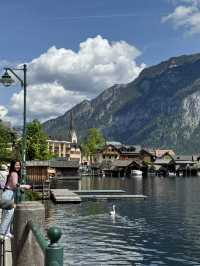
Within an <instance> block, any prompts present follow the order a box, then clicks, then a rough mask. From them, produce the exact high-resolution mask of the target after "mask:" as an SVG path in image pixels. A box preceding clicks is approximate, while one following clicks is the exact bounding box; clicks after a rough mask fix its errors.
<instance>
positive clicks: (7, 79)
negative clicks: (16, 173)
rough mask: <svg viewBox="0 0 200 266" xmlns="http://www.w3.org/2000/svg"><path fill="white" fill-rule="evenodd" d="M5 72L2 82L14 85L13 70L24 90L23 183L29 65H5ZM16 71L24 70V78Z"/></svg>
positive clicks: (7, 85)
mask: <svg viewBox="0 0 200 266" xmlns="http://www.w3.org/2000/svg"><path fill="white" fill-rule="evenodd" d="M4 69H5V73H4V74H3V75H2V77H1V79H0V82H1V83H2V84H3V85H4V86H6V87H9V86H10V85H12V83H13V82H14V80H13V79H12V78H11V76H10V75H9V73H8V72H11V73H12V74H13V75H14V76H15V77H16V78H17V79H18V81H19V82H20V83H21V86H22V88H23V90H24V119H23V137H22V180H21V182H20V183H21V184H23V183H25V182H26V87H27V81H26V72H27V65H26V64H24V65H23V68H9V67H5V68H4ZM15 71H23V74H24V76H23V79H22V78H20V77H19V76H18V75H17V74H16V73H15Z"/></svg>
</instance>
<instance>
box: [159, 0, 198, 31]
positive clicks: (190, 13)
mask: <svg viewBox="0 0 200 266" xmlns="http://www.w3.org/2000/svg"><path fill="white" fill-rule="evenodd" d="M180 2H182V3H185V5H179V6H177V7H176V8H175V10H174V11H173V12H172V13H171V14H169V15H167V16H165V17H163V18H162V22H167V21H170V22H171V23H172V24H173V25H174V27H175V28H176V29H177V28H180V27H182V28H184V29H185V30H186V33H188V34H199V33H200V0H180Z"/></svg>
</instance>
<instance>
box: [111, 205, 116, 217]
mask: <svg viewBox="0 0 200 266" xmlns="http://www.w3.org/2000/svg"><path fill="white" fill-rule="evenodd" d="M115 214H116V212H115V205H113V206H112V211H110V215H111V216H112V217H115Z"/></svg>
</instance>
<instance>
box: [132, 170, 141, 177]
mask: <svg viewBox="0 0 200 266" xmlns="http://www.w3.org/2000/svg"><path fill="white" fill-rule="evenodd" d="M131 176H137V177H142V171H140V170H131Z"/></svg>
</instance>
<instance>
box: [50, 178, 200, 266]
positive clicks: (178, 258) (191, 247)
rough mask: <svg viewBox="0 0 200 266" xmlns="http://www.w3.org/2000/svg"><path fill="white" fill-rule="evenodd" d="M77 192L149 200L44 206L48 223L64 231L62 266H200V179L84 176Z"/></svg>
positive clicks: (86, 202)
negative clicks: (113, 212)
mask: <svg viewBox="0 0 200 266" xmlns="http://www.w3.org/2000/svg"><path fill="white" fill-rule="evenodd" d="M81 187H82V189H124V190H126V191H127V192H128V193H130V194H145V195H149V197H148V199H147V200H118V201H106V200H100V201H85V202H82V203H81V204H80V205H76V204H75V205H68V204H63V205H54V204H53V203H51V202H49V203H47V204H48V206H47V213H46V216H47V217H46V220H47V224H48V225H53V224H55V223H56V224H57V225H58V226H60V227H61V228H62V230H63V237H62V240H61V241H62V243H63V245H64V249H65V265H71V266H75V265H87V266H90V265H91V266H94V265H95V266H96V265H97V266H98V265H99V266H100V265H103V266H107V265H108V266H109V265H126V266H128V265H172V266H173V265H200V245H199V244H200V243H199V242H200V240H199V239H200V193H199V187H200V178H197V177H196V178H176V177H174V178H160V177H149V178H145V179H141V178H140V179H138V178H131V179H128V178H127V179H126V178H125V179H120V178H89V177H84V178H83V180H82V184H81ZM113 203H114V204H115V205H116V213H117V214H116V216H115V218H114V220H113V219H112V217H110V215H109V212H110V210H111V209H112V205H113Z"/></svg>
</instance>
